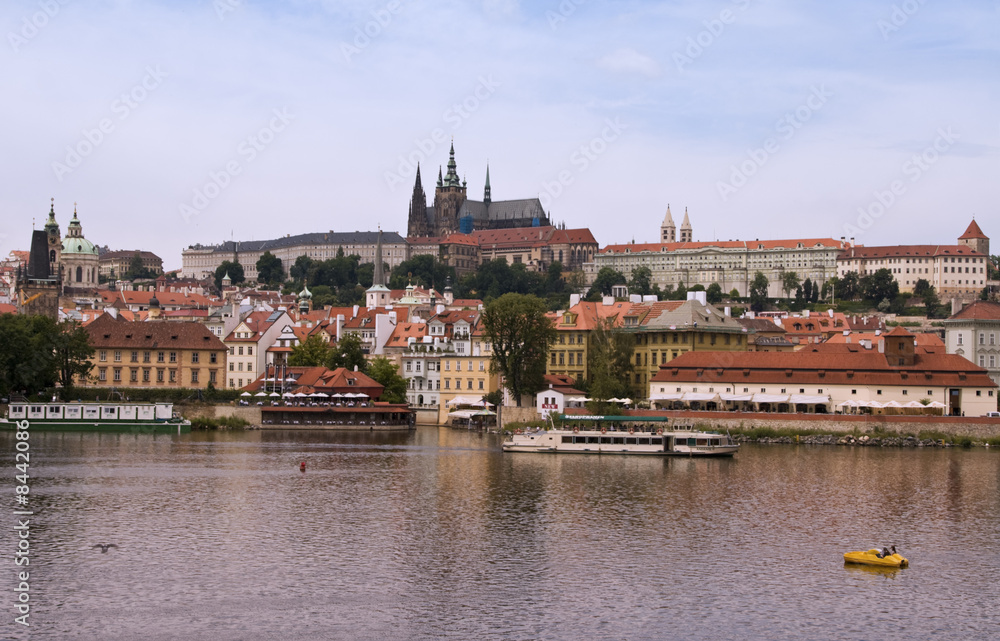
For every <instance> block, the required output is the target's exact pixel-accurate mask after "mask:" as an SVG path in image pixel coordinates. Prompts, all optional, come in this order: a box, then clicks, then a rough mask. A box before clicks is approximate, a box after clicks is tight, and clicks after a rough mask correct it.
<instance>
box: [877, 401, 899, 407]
mask: <svg viewBox="0 0 1000 641" xmlns="http://www.w3.org/2000/svg"><path fill="white" fill-rule="evenodd" d="M882 407H902V404H900V402H899V401H889V402H888V403H885V404H884V405H882Z"/></svg>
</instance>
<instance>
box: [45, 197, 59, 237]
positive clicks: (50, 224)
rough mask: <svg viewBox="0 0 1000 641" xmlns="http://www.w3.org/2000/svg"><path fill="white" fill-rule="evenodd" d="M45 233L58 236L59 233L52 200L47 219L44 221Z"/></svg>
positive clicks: (54, 202) (54, 201) (54, 200)
mask: <svg viewBox="0 0 1000 641" xmlns="http://www.w3.org/2000/svg"><path fill="white" fill-rule="evenodd" d="M45 231H47V232H49V233H50V234H51V233H55V234H58V233H59V223H57V222H56V199H55V198H53V199H52V203H51V204H50V205H49V219H48V220H46V221H45Z"/></svg>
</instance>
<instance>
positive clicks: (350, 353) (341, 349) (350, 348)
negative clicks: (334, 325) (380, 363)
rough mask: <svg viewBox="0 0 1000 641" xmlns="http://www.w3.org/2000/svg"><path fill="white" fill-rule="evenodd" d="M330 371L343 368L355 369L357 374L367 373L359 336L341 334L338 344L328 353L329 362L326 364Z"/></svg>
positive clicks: (351, 333) (366, 361) (352, 333)
mask: <svg viewBox="0 0 1000 641" xmlns="http://www.w3.org/2000/svg"><path fill="white" fill-rule="evenodd" d="M327 367H329V368H330V369H337V368H338V367H344V368H347V369H349V370H353V369H354V368H355V367H357V369H358V371H359V372H362V373H367V372H368V360H367V359H366V358H365V352H364V350H363V349H362V346H361V336H359V335H358V334H356V333H354V332H350V333H347V334H343V335H342V336H341V337H340V342H339V343H337V345H336V346H334V348H333V349H332V350H331V351H330V360H329V362H328V364H327Z"/></svg>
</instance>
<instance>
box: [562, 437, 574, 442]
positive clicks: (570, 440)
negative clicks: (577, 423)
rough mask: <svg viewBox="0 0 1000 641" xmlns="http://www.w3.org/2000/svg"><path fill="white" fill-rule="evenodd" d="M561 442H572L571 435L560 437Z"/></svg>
mask: <svg viewBox="0 0 1000 641" xmlns="http://www.w3.org/2000/svg"><path fill="white" fill-rule="evenodd" d="M562 442H563V443H572V442H573V437H572V436H564V437H562Z"/></svg>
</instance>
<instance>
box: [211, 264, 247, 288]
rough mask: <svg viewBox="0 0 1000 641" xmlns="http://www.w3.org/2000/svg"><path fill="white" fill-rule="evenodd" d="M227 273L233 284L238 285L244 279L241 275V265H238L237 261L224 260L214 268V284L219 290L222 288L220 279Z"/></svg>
mask: <svg viewBox="0 0 1000 641" xmlns="http://www.w3.org/2000/svg"><path fill="white" fill-rule="evenodd" d="M226 274H229V280H231V281H232V282H233V285H239V284H240V283H242V282H244V281H245V280H246V278H245V276H244V275H243V265H240V264H239V262H238V261H231V260H224V261H222V264H221V265H219V266H218V267H217V268H216V269H215V286H216V287H217V288H218V289H219V290H221V289H222V279H223V278H225V277H226Z"/></svg>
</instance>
